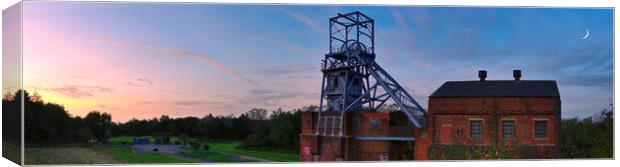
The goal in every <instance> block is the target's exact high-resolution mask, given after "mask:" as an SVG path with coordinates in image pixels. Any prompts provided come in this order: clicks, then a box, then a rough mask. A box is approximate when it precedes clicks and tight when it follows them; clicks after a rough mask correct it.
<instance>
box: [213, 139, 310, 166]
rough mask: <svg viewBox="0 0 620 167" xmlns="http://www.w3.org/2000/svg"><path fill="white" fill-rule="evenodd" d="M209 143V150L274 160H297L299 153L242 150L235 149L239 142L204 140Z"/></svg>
mask: <svg viewBox="0 0 620 167" xmlns="http://www.w3.org/2000/svg"><path fill="white" fill-rule="evenodd" d="M205 143H207V144H209V147H210V148H209V150H213V151H220V152H224V153H230V154H238V155H244V156H250V157H256V158H261V159H266V160H270V161H275V162H298V161H299V155H298V154H291V153H280V152H273V151H260V150H242V149H237V146H239V144H240V143H239V142H205Z"/></svg>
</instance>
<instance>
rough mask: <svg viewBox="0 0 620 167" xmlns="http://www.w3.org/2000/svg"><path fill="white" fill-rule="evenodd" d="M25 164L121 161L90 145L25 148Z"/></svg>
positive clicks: (114, 162)
mask: <svg viewBox="0 0 620 167" xmlns="http://www.w3.org/2000/svg"><path fill="white" fill-rule="evenodd" d="M25 152H26V157H25V158H26V159H25V161H24V162H25V163H26V164H118V163H124V162H123V161H121V160H119V159H117V158H115V157H114V156H112V155H111V154H109V153H107V152H105V151H103V150H100V149H95V148H91V147H78V146H72V147H43V148H28V147H27V148H26V150H25Z"/></svg>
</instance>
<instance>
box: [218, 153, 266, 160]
mask: <svg viewBox="0 0 620 167" xmlns="http://www.w3.org/2000/svg"><path fill="white" fill-rule="evenodd" d="M213 152H217V153H220V154H224V155H229V156H230V160H233V161H237V162H243V161H259V162H273V161H271V160H268V159H263V158H257V157H250V156H244V155H239V154H233V153H227V152H222V151H213Z"/></svg>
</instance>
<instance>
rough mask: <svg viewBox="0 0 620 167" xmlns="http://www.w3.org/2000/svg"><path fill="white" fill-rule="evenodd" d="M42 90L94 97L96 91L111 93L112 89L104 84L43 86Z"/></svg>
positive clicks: (78, 96) (70, 95)
mask: <svg viewBox="0 0 620 167" xmlns="http://www.w3.org/2000/svg"><path fill="white" fill-rule="evenodd" d="M41 90H46V91H52V92H57V93H60V94H62V95H65V96H68V97H71V98H84V97H93V96H95V94H96V93H110V92H113V90H112V89H110V88H107V87H102V86H86V85H65V86H62V87H56V88H43V89H41Z"/></svg>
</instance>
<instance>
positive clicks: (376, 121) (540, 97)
mask: <svg viewBox="0 0 620 167" xmlns="http://www.w3.org/2000/svg"><path fill="white" fill-rule="evenodd" d="M513 75H514V77H515V79H514V80H501V81H497V80H496V81H488V80H486V71H480V72H479V77H480V80H476V81H448V82H445V83H444V84H443V85H442V86H441V87H439V88H438V89H437V90H436V91H435V92H434V93H433V94H432V95H430V96H429V104H428V115H427V118H426V128H423V129H419V128H415V127H414V126H413V125H412V124H411V123H410V122H409V121H408V120H407V118H406V117H405V116H404V114H403V113H402V112H345V114H344V115H343V116H342V117H340V115H339V114H338V113H335V112H333V113H332V112H323V113H321V114H322V116H323V117H325V120H321V121H320V122H321V123H320V124H319V123H318V122H319V120H317V118H318V116H317V112H304V113H302V116H301V119H302V120H301V121H302V125H301V128H302V133H301V135H300V156H301V160H302V161H379V160H427V159H430V155H429V153H430V150H431V149H433V148H434V147H436V146H450V145H471V146H480V147H502V148H505V149H506V150H509V151H512V152H515V153H516V154H515V156H514V157H513V158H537V159H540V158H555V157H556V156H557V153H558V147H557V144H558V131H559V121H560V115H561V109H560V95H559V91H558V87H557V84H556V82H555V81H540V80H536V81H534V80H520V77H521V72H520V71H518V70H515V71H514V73H513ZM330 115H333V117H330ZM341 119H342V120H341ZM341 121H342V124H343V125H344V126H343V129H342V134H340V129H339V128H335V127H339V126H336V125H339V124H340V123H341ZM317 126H318V127H317ZM317 130H318V133H317ZM515 148H528V149H529V150H531V151H529V152H528V153H531V154H533V155H532V156H525V155H523V154H520V153H519V152H518V151H517V150H516V149H515Z"/></svg>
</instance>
